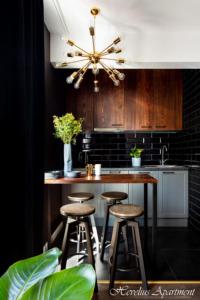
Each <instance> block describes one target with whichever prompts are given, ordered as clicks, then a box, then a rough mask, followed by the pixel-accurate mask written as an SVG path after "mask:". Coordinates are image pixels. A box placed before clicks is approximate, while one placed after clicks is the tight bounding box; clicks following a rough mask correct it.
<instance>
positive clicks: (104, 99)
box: [93, 71, 124, 128]
mask: <svg viewBox="0 0 200 300" xmlns="http://www.w3.org/2000/svg"><path fill="white" fill-rule="evenodd" d="M101 72H103V71H101ZM103 75H104V74H102V75H101V76H100V78H99V87H100V91H99V93H96V94H94V95H93V99H94V128H124V83H123V82H120V86H119V87H116V86H114V85H113V82H112V81H111V80H110V79H109V78H108V76H107V75H106V76H103Z"/></svg>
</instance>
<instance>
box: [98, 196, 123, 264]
mask: <svg viewBox="0 0 200 300" xmlns="http://www.w3.org/2000/svg"><path fill="white" fill-rule="evenodd" d="M127 198H128V195H127V194H126V193H124V192H105V193H102V194H101V199H102V200H106V203H105V212H104V225H103V230H102V236H101V253H100V259H101V260H103V258H104V252H105V246H106V236H107V232H108V222H109V216H110V212H109V209H110V208H111V207H112V206H113V205H116V204H120V203H121V201H122V200H125V199H127ZM124 238H125V236H124Z"/></svg>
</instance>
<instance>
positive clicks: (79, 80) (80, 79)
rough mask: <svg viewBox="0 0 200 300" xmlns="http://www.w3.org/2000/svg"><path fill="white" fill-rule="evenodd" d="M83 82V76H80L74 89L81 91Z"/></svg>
mask: <svg viewBox="0 0 200 300" xmlns="http://www.w3.org/2000/svg"><path fill="white" fill-rule="evenodd" d="M82 80H83V76H82V74H80V75H79V78H78V80H77V81H76V83H75V84H74V88H75V89H79V88H80V84H81V82H82Z"/></svg>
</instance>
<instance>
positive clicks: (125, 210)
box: [110, 204, 144, 219]
mask: <svg viewBox="0 0 200 300" xmlns="http://www.w3.org/2000/svg"><path fill="white" fill-rule="evenodd" d="M110 213H111V214H112V215H113V216H115V217H119V218H125V219H129V218H130V219H132V218H136V217H140V216H141V215H143V213H144V210H143V208H142V207H141V206H138V205H133V204H123V205H114V206H112V207H111V208H110Z"/></svg>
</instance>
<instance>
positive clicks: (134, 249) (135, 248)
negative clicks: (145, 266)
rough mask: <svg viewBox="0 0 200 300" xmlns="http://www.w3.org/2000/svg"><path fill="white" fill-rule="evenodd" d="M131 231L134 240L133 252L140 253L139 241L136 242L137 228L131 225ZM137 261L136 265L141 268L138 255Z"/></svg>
mask: <svg viewBox="0 0 200 300" xmlns="http://www.w3.org/2000/svg"><path fill="white" fill-rule="evenodd" d="M131 232H132V241H133V252H134V253H138V249H137V242H136V239H135V229H134V227H133V226H131ZM135 262H136V267H137V268H139V265H138V258H137V257H135Z"/></svg>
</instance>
